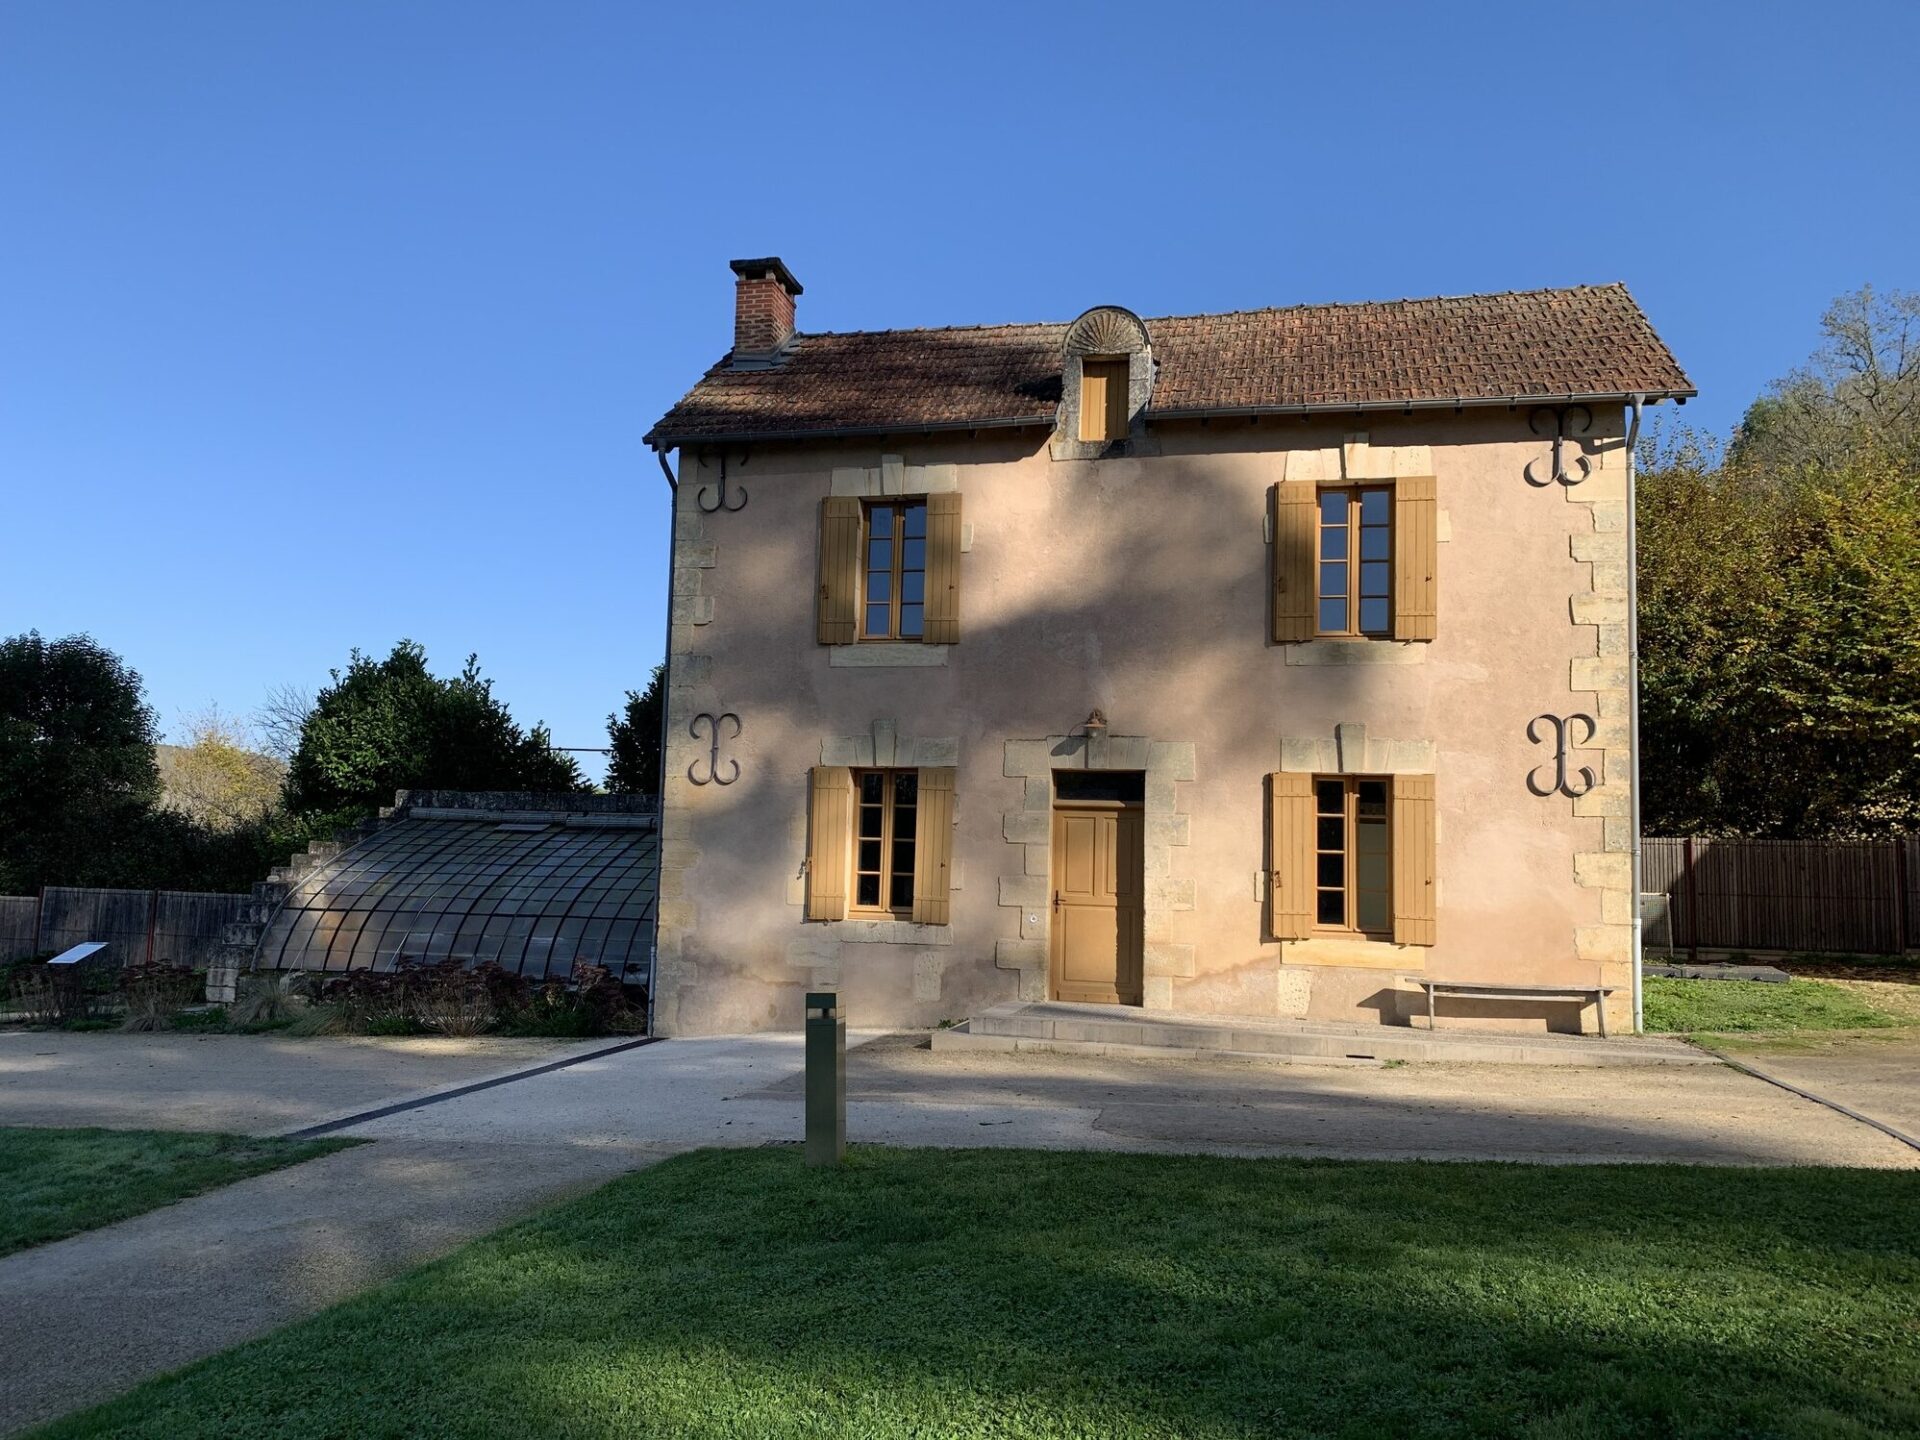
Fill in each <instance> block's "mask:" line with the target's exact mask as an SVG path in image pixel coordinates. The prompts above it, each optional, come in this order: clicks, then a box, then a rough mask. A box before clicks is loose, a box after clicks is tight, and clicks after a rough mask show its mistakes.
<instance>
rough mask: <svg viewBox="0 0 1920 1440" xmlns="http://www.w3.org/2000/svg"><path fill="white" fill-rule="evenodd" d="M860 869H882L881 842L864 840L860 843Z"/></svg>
mask: <svg viewBox="0 0 1920 1440" xmlns="http://www.w3.org/2000/svg"><path fill="white" fill-rule="evenodd" d="M860 868H861V869H862V870H878V869H879V868H880V842H879V841H878V840H862V841H861V842H860Z"/></svg>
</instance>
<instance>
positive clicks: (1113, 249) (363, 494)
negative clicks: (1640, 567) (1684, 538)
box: [0, 0, 1920, 745]
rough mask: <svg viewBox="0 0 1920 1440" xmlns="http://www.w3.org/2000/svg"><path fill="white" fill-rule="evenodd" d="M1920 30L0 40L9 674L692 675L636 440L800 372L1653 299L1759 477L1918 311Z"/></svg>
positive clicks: (973, 30)
mask: <svg viewBox="0 0 1920 1440" xmlns="http://www.w3.org/2000/svg"><path fill="white" fill-rule="evenodd" d="M1917 53H1920V6H1916V5H1913V4H1911V3H1903V4H1884V5H1855V4H1844V3H1826V4H1821V5H1817V6H1815V5H1805V4H1796V5H1746V4H1743V5H1726V6H1712V5H1707V4H1688V5H1683V6H1673V7H1658V6H1639V7H1628V8H1625V9H1616V10H1611V11H1609V10H1604V9H1600V10H1596V9H1593V8H1591V7H1545V6H1535V5H1526V6H1518V5H1516V6H1510V7H1504V8H1496V7H1493V6H1479V5H1471V4H1468V5H1436V4H1423V5H1417V6H1406V7H1390V6H1362V5H1357V4H1356V5H1327V6H1313V7H1307V6H1298V7H1287V6H1280V5H1246V6H1239V7H1234V6H1213V5H1204V4H1193V5H1182V6H1168V5H1154V6H1137V7H1129V6H1127V5H1120V4H1103V5H1089V6H1074V7H1066V6H1051V5H1037V4H1023V5H1017V6H1009V7H1005V8H1000V7H995V6H989V5H984V4H969V5H960V6H945V7H937V6H922V5H905V4H901V5H894V6H885V7H873V8H868V9H860V10H856V9H855V8H854V7H851V6H835V5H824V6H816V5H807V4H800V3H789V4H786V5H781V6H767V7H761V6H756V5H744V4H725V5H719V4H706V5H672V6H669V5H641V4H629V3H598V4H593V3H564V0H539V3H535V0H524V3H519V4H504V3H480V0H441V3H419V0H416V3H400V0H395V3H379V4H376V3H355V0H327V3H295V0H272V3H259V0H230V3H209V0H172V3H167V4H144V3H127V0H118V3H111V4H109V3H95V0H0V633H14V632H17V631H20V630H24V629H28V628H38V629H40V630H41V631H42V632H44V633H46V634H49V635H58V634H65V633H69V632H72V631H77V630H86V631H90V632H92V633H93V634H94V635H96V636H97V637H98V638H99V639H100V640H102V641H103V642H104V643H106V644H108V645H110V646H112V647H113V648H114V649H116V650H118V651H119V652H121V653H122V654H123V655H125V656H126V658H127V659H128V660H129V661H130V662H131V663H132V664H133V665H135V666H136V667H137V668H138V669H139V670H140V671H141V673H142V674H143V675H144V676H145V677H146V680H147V684H148V687H149V690H150V694H151V698H152V700H153V702H154V703H155V705H156V706H157V707H158V708H159V710H160V712H161V716H162V720H163V722H164V723H165V724H167V725H169V726H173V725H176V724H177V723H178V720H179V718H180V716H181V714H182V712H184V711H187V710H191V709H194V708H197V707H200V706H204V705H205V704H207V703H208V702H209V701H213V702H217V703H218V704H219V705H221V706H222V707H223V708H225V709H227V710H229V711H236V712H245V711H247V710H250V709H251V708H252V707H254V706H255V705H256V704H257V702H258V701H259V699H260V698H261V695H262V693H263V691H264V690H265V688H266V687H267V686H268V685H270V684H274V683H277V682H295V683H300V684H305V685H309V686H312V685H316V684H318V683H320V682H322V681H323V680H324V678H325V675H326V671H327V669H328V667H329V666H333V665H338V664H341V663H343V662H344V660H345V658H346V655H347V652H348V651H349V649H351V648H352V647H354V646H356V645H357V646H359V647H361V648H362V649H366V650H372V651H377V652H381V653H384V652H385V650H386V649H387V648H388V647H389V646H390V645H391V644H392V643H393V642H394V641H395V640H396V639H398V638H400V637H402V636H410V637H412V638H414V639H417V640H419V641H421V642H422V643H424V644H425V645H426V646H427V648H428V651H429V654H430V655H431V657H432V658H433V660H434V662H435V664H436V667H437V668H440V669H442V670H452V669H455V668H457V666H458V664H459V662H460V660H461V658H462V657H463V656H464V655H465V654H466V653H467V652H468V651H469V650H478V651H479V652H480V656H481V661H482V663H483V665H484V667H485V669H486V670H487V672H488V673H489V674H491V675H492V676H493V677H494V678H495V679H496V681H497V685H498V689H499V691H500V693H501V694H503V695H504V696H505V698H506V699H507V700H508V701H509V703H510V704H511V705H512V707H513V709H514V712H515V714H516V715H517V716H519V717H520V718H521V719H522V720H525V721H531V720H535V719H542V718H544V719H545V720H546V721H548V722H549V723H550V724H551V725H552V726H553V728H554V731H555V737H556V740H557V741H558V742H559V743H562V744H572V745H595V744H601V743H604V740H603V730H602V719H603V717H604V716H605V714H606V712H607V711H608V710H609V709H611V708H612V707H613V706H614V705H615V703H616V702H617V701H618V699H619V697H620V694H621V692H622V690H624V689H625V688H626V687H628V686H634V685H638V684H639V683H640V682H641V681H642V680H643V679H644V677H645V675H646V673H647V669H648V667H649V666H650V665H651V664H652V663H653V662H654V661H655V660H656V659H657V658H658V657H659V653H660V649H661V641H662V635H661V628H662V627H661V617H662V605H663V595H662V592H663V589H664V578H663V577H664V560H665V544H664V540H665V535H664V485H663V482H662V480H661V478H660V474H659V470H658V469H657V467H656V465H655V463H654V461H653V458H652V456H651V455H650V454H649V453H648V452H647V451H646V450H645V449H644V448H643V447H642V446H641V444H640V436H641V435H642V434H643V433H644V432H645V430H646V429H647V427H648V425H649V423H650V422H651V421H652V420H654V419H655V418H656V417H657V416H658V415H659V414H660V413H661V411H662V410H664V409H665V408H666V406H667V405H669V404H670V403H671V402H672V401H673V400H674V399H675V398H676V397H677V396H678V395H679V393H680V392H681V391H682V390H683V389H685V388H686V386H687V385H688V384H690V383H691V382H692V381H693V380H694V378H695V377H696V376H697V375H698V374H699V373H700V371H701V370H702V369H703V368H704V367H705V366H706V365H708V364H709V363H711V362H712V361H713V360H714V359H715V358H717V357H718V355H719V354H720V353H721V352H722V351H723V350H725V348H726V347H727V345H728V343H729V339H730V324H731V320H730V315H731V303H732V300H731V287H732V277H731V276H730V275H729V273H728V271H727V268H726V262H727V260H728V259H730V258H732V257H734V256H739V255H765V254H779V255H782V256H784V257H785V258H786V260H787V262H788V263H789V264H790V265H791V266H792V268H793V269H794V271H795V273H796V274H797V275H798V276H799V277H800V279H801V281H802V282H803V283H804V284H805V286H806V294H805V295H804V296H803V297H802V300H801V325H802V328H805V329H813V330H826V329H852V328H874V327H886V326H895V325H929V324H943V323H978V322H989V321H1000V320H1043V319H1067V318H1070V317H1071V316H1073V315H1075V314H1077V313H1078V312H1079V311H1080V310H1082V309H1083V308H1085V307H1086V306H1088V305H1090V304H1095V303H1100V302H1115V303H1119V304H1124V305H1128V306H1131V307H1133V308H1134V309H1136V310H1139V311H1141V312H1142V313H1145V314H1167V313H1182V312H1194V311H1207V310H1228V309H1236V308H1246V307H1253V306H1260V305H1272V304H1291V303H1296V302H1306V301H1321V300H1364V299H1376V298H1383V297H1393V296H1402V295H1428V294H1446V293H1461V292H1467V291H1475V290H1496V289H1510V288H1525V287H1530V286H1540V285H1564V284H1575V283H1581V282H1594V281H1607V280H1624V281H1626V282H1627V283H1628V284H1629V285H1630V286H1631V287H1632V289H1633V291H1634V293H1635V295H1637V296H1638V297H1639V299H1640V302H1641V304H1642V305H1643V306H1644V307H1645V308H1646V310H1647V312H1648V314H1649V315H1650V316H1651V317H1652V319H1653V321H1654V323H1655V325H1656V326H1658V327H1659V329H1660V330H1661V332H1662V333H1663V334H1664V335H1665V336H1666V338H1667V340H1668V342H1669V343H1670V344H1671V345H1672V346H1673V348H1674V350H1675V351H1676V352H1677V353H1678V354H1679V356H1680V358H1681V361H1682V362H1683V363H1684V364H1685V365H1686V366H1687V367H1688V369H1689V370H1690V371H1691V373H1692V374H1693V376H1694V379H1695V381H1696V382H1697V383H1698V384H1699V386H1700V388H1701V390H1702V392H1703V394H1702V399H1701V400H1699V401H1696V402H1695V403H1694V404H1693V405H1691V406H1689V407H1688V409H1687V411H1686V416H1687V418H1688V419H1691V420H1693V421H1695V422H1697V423H1700V424H1703V425H1705V426H1707V427H1709V428H1712V429H1715V430H1723V429H1725V428H1726V427H1727V426H1729V425H1730V424H1731V423H1732V422H1733V421H1734V420H1735V419H1736V418H1737V417H1738V415H1739V413H1740V410H1741V409H1742V408H1743V406H1744V405H1745V404H1746V402H1747V401H1748V400H1749V399H1750V398H1751V397H1752V396H1753V395H1754V394H1755V393H1756V392H1757V391H1758V390H1759V389H1760V388H1761V387H1762V386H1763V385H1764V384H1765V382H1766V381H1767V380H1769V379H1770V378H1772V377H1773V376H1775V375H1777V374H1779V373H1780V372H1782V371H1784V370H1786V369H1788V368H1789V367H1791V366H1793V365H1794V364H1796V363H1798V362H1799V361H1800V360H1801V359H1802V358H1804V356H1805V355H1806V354H1807V353H1808V351H1809V350H1811V349H1812V347H1813V345H1814V344H1815V342H1816V340H1817V333H1816V323H1817V319H1818V316H1819V314H1820V311H1821V309H1822V308H1823V307H1824V305H1825V303H1826V302H1827V300H1828V299H1829V298H1830V297H1832V296H1833V295H1835V294H1837V293H1839V292H1841V291H1843V290H1848V289H1852V288H1854V287H1856V286H1858V285H1860V284H1861V283H1862V282H1865V281H1872V282H1873V283H1875V284H1876V285H1880V286H1887V287H1904V288H1920V243H1916V240H1915V236H1916V235H1920V158H1917V157H1920V98H1916V97H1917V95H1920V87H1916V85H1915V83H1914V69H1913V59H1914V56H1915V55H1916V54H1917Z"/></svg>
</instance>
